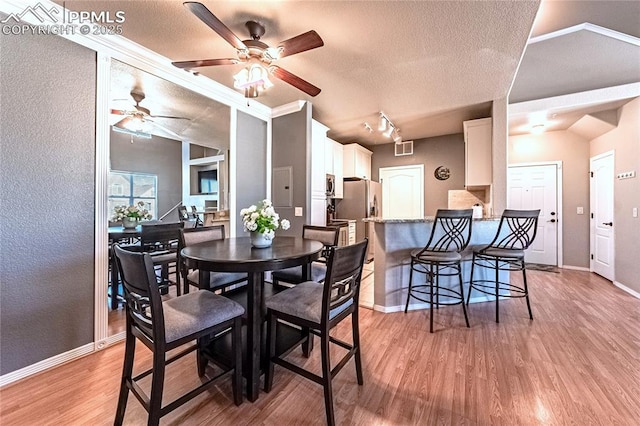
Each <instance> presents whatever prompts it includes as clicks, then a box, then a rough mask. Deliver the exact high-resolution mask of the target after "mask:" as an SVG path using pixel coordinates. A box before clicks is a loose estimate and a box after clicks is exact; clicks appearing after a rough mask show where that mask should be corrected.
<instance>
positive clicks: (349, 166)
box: [342, 143, 373, 179]
mask: <svg viewBox="0 0 640 426" xmlns="http://www.w3.org/2000/svg"><path fill="white" fill-rule="evenodd" d="M342 152H343V168H342V170H343V171H344V176H343V177H344V178H354V177H355V178H360V179H371V155H372V154H373V153H372V152H371V151H369V150H368V149H366V148H365V147H363V146H361V145H358V144H357V143H350V144H348V145H343V146H342Z"/></svg>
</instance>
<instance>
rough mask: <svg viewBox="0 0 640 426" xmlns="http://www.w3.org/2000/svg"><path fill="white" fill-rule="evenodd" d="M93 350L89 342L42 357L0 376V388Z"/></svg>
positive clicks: (92, 345)
mask: <svg viewBox="0 0 640 426" xmlns="http://www.w3.org/2000/svg"><path fill="white" fill-rule="evenodd" d="M93 351H94V343H93V342H91V343H88V344H86V345H84V346H80V347H79V348H75V349H72V350H70V351H68V352H65V353H62V354H59V355H56V356H52V357H51V358H48V359H44V360H42V361H40V362H36V363H35V364H32V365H29V366H27V367H24V368H21V369H19V370H16V371H12V372H11V373H7V374H5V375H3V376H0V388H1V387H3V386H5V385H8V384H10V383H13V382H15V381H17V380H20V379H24V378H25V377H29V376H32V375H34V374H36V373H40V372H41V371H44V370H47V369H49V368H51V367H55V366H57V365H60V364H63V363H65V362H68V361H71V360H74V359H76V358H80V357H81V356H84V355H87V354H90V353H91V352H93Z"/></svg>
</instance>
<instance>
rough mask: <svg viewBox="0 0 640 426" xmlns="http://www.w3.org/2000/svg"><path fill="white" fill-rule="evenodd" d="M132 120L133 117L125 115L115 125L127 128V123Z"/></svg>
mask: <svg viewBox="0 0 640 426" xmlns="http://www.w3.org/2000/svg"><path fill="white" fill-rule="evenodd" d="M129 121H131V117H125V118H123V119H122V120H120V121H118V122H117V123H116V124H114V125H113V126H114V127H119V128H121V129H126V128H127V123H128V122H129Z"/></svg>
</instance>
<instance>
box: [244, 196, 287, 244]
mask: <svg viewBox="0 0 640 426" xmlns="http://www.w3.org/2000/svg"><path fill="white" fill-rule="evenodd" d="M240 216H241V217H242V225H243V226H244V230H245V231H249V232H251V245H252V246H253V247H255V248H265V247H270V246H271V243H272V242H273V239H274V238H275V236H276V232H275V231H276V229H278V228H279V227H281V228H282V229H284V230H287V229H289V226H290V223H289V221H288V220H287V219H282V220H280V216H279V215H278V213H276V211H275V209H274V208H273V205H272V204H271V201H270V200H266V199H265V200H262V201H260V202H259V203H258V204H257V205H252V206H249V207H247V208H246V209H242V210H240Z"/></svg>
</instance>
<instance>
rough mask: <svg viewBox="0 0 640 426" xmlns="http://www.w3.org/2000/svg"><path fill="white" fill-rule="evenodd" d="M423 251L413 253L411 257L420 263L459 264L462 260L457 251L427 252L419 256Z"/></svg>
mask: <svg viewBox="0 0 640 426" xmlns="http://www.w3.org/2000/svg"><path fill="white" fill-rule="evenodd" d="M421 250H422V249H420V250H414V251H412V252H411V257H413V258H414V260H416V261H418V262H459V261H460V260H461V259H462V256H461V255H460V253H458V252H456V251H425V252H423V253H422V254H420V256H418V253H420V251H421Z"/></svg>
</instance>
